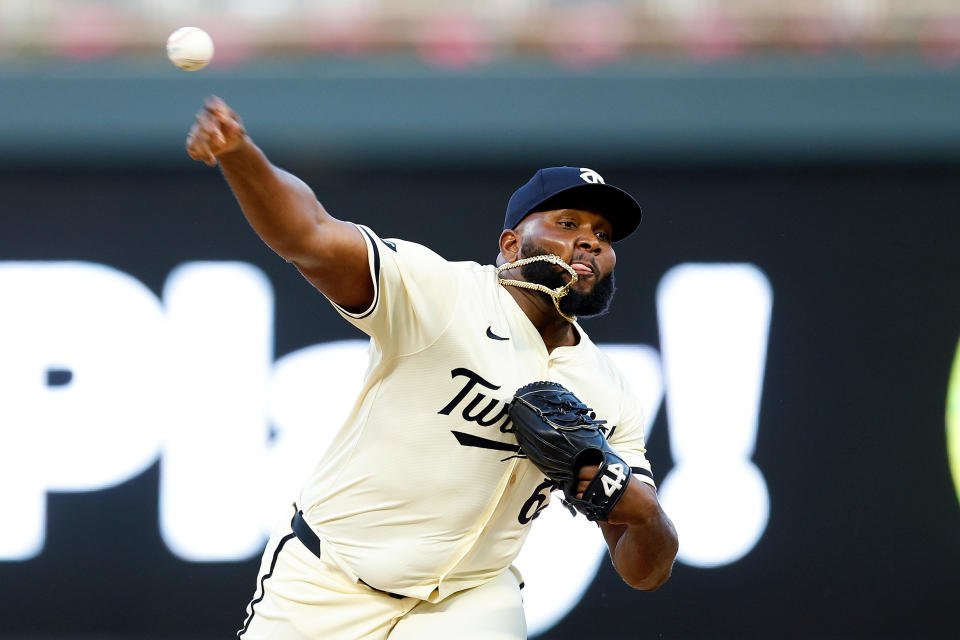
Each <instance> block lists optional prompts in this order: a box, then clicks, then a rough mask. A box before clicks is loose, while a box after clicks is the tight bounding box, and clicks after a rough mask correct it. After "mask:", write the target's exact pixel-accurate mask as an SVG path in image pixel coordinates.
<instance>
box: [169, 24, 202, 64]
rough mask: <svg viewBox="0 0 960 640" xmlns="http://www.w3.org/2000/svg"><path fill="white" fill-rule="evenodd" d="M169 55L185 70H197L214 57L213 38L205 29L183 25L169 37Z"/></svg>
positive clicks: (174, 62) (171, 60) (171, 59)
mask: <svg viewBox="0 0 960 640" xmlns="http://www.w3.org/2000/svg"><path fill="white" fill-rule="evenodd" d="M167 57H168V58H170V62H172V63H173V64H175V65H176V66H178V67H180V68H181V69H183V70H185V71H197V70H199V69H203V68H204V67H205V66H207V65H208V64H210V60H211V59H212V58H213V39H212V38H211V37H210V36H209V34H207V32H206V31H204V30H203V29H198V28H197V27H181V28H179V29H177V30H176V31H174V32H173V33H171V34H170V37H169V38H167Z"/></svg>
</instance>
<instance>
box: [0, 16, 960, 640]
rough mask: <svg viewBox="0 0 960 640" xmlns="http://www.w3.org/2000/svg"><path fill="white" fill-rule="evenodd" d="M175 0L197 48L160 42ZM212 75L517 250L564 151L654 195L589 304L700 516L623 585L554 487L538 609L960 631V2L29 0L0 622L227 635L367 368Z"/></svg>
mask: <svg viewBox="0 0 960 640" xmlns="http://www.w3.org/2000/svg"><path fill="white" fill-rule="evenodd" d="M185 25H192V26H198V27H201V28H203V29H205V30H207V31H208V32H209V33H210V34H211V35H212V36H213V39H214V41H215V43H216V47H217V50H216V56H215V59H214V62H213V63H212V64H211V66H210V67H209V68H207V69H206V70H203V71H200V72H196V73H186V72H182V71H179V70H177V69H175V68H173V67H172V66H171V65H170V64H169V62H168V61H167V60H166V58H165V55H164V50H163V45H164V41H165V39H166V37H167V35H168V34H169V33H170V32H171V31H173V30H174V29H176V28H177V27H180V26H185ZM209 94H217V95H220V96H221V97H223V98H224V99H226V100H227V101H228V103H230V104H231V105H232V106H233V107H235V108H236V109H237V110H238V111H239V112H240V113H241V114H242V115H243V117H244V119H245V122H246V125H247V128H248V130H249V131H250V133H251V134H252V136H253V137H254V139H255V140H256V141H257V142H258V143H259V144H260V146H261V147H262V148H264V149H265V150H266V151H267V153H268V154H269V155H270V156H271V157H272V158H273V159H274V161H275V162H277V163H278V164H280V165H281V166H283V167H285V168H287V169H289V170H291V171H293V172H294V173H296V174H297V175H300V176H301V177H302V178H304V179H305V180H306V181H307V182H308V183H309V184H310V185H311V186H312V187H314V189H315V191H316V192H317V194H318V196H319V197H320V199H321V200H322V201H323V202H324V203H325V205H326V206H327V207H328V208H329V209H330V211H331V212H332V213H333V214H334V215H336V216H338V217H341V218H345V219H351V220H356V221H359V222H364V223H366V224H369V225H370V226H371V227H373V228H374V229H376V230H377V231H378V232H379V233H380V234H381V235H383V236H384V237H391V236H395V237H403V238H406V239H410V240H415V241H420V242H423V243H425V244H427V245H429V246H431V247H432V248H434V249H436V250H437V251H439V252H440V253H441V254H443V255H445V256H447V257H449V258H451V259H473V260H478V261H489V260H492V258H493V257H494V254H495V249H494V247H495V244H494V243H495V241H496V236H497V234H498V232H499V230H500V226H499V225H500V222H501V220H502V212H503V210H504V207H505V204H506V200H507V198H508V197H509V194H510V193H511V192H512V191H513V190H514V189H515V188H516V187H517V186H519V185H520V184H522V183H523V182H525V181H526V180H527V179H528V177H529V176H530V175H531V174H532V173H533V171H535V170H536V169H537V168H539V167H541V166H550V165H558V164H568V165H573V166H582V167H590V168H592V169H595V170H597V171H598V172H599V173H601V174H602V175H603V176H605V178H606V179H607V181H608V182H611V183H614V184H617V185H618V186H623V187H625V188H627V189H629V190H630V191H632V192H633V193H634V194H635V195H636V196H637V197H638V199H639V200H640V202H641V204H643V205H644V207H645V220H644V222H643V224H642V225H641V228H640V232H639V233H638V234H637V235H636V236H635V237H633V238H631V239H630V240H629V241H626V242H625V243H623V245H622V246H620V247H618V254H619V258H620V264H619V266H618V279H619V285H620V292H619V294H618V297H617V300H616V302H615V303H614V308H613V313H612V314H611V315H610V316H607V317H604V318H601V319H597V320H594V321H591V322H589V323H588V324H587V325H586V326H587V329H588V330H589V331H590V332H591V335H592V336H593V337H594V339H595V340H596V341H598V342H601V343H604V344H605V345H607V348H608V349H610V351H611V353H616V354H617V357H619V358H621V361H622V363H623V364H624V366H625V368H627V369H628V370H629V371H630V372H631V373H632V374H633V375H634V376H635V380H636V381H637V386H638V390H640V391H641V393H642V394H644V395H645V397H648V398H649V405H650V407H651V416H650V419H651V424H650V425H649V438H648V441H649V449H650V451H649V453H650V457H651V459H652V461H653V464H654V470H655V473H656V477H657V480H658V482H659V483H660V485H661V488H662V489H663V491H664V494H663V495H664V501H665V503H666V504H667V510H668V513H670V514H671V515H674V516H675V519H676V520H677V524H678V528H679V533H680V537H681V542H682V544H683V545H685V546H684V548H682V549H681V558H680V562H679V563H678V565H677V567H676V570H675V573H674V577H673V578H672V579H671V581H670V582H669V583H668V584H667V585H666V586H665V587H664V588H663V589H661V590H660V591H658V592H656V593H654V594H642V593H634V592H632V591H629V590H628V589H627V588H626V587H625V586H624V585H622V584H621V583H620V581H619V579H618V578H617V576H616V575H615V574H614V572H613V571H612V569H611V568H610V567H609V566H607V563H606V561H605V560H603V557H602V548H601V549H600V550H599V551H598V548H597V547H596V546H595V545H592V544H591V542H590V540H592V541H593V542H596V540H595V539H594V538H597V539H598V538H599V536H593V537H592V538H591V537H590V535H589V534H592V533H593V532H591V531H588V532H586V534H584V533H583V530H582V529H576V528H574V527H573V525H571V522H572V521H570V519H569V518H564V517H561V516H564V514H565V512H563V511H561V510H559V509H555V508H553V507H551V509H549V510H548V511H547V515H545V516H544V518H543V519H542V520H543V522H538V524H537V526H535V527H534V533H533V534H532V537H531V545H528V546H531V547H534V549H533V550H532V551H531V552H530V555H529V556H528V557H526V558H525V561H526V562H527V565H526V566H524V564H522V563H521V565H520V568H521V569H522V570H524V571H525V574H526V577H527V583H528V585H529V586H528V592H527V593H528V595H527V596H526V597H527V600H528V610H529V611H530V615H531V627H532V629H533V630H535V631H536V632H537V633H538V634H539V635H538V637H541V638H546V639H549V640H561V639H568V638H576V637H581V636H583V635H585V634H589V635H591V636H592V637H597V638H604V639H609V640H620V639H634V638H636V639H646V638H664V639H671V638H684V639H693V638H698V639H699V638H704V639H705V638H711V639H714V638H731V639H733V638H877V637H885V638H938V639H939V638H952V637H956V636H957V633H958V630H960V627H958V623H957V617H956V614H955V611H954V609H955V600H956V597H957V594H958V593H960V503H958V499H960V454H958V453H954V457H953V458H952V460H953V462H952V463H951V458H950V456H949V454H948V448H949V447H950V446H952V447H953V450H954V451H955V452H957V451H960V420H958V418H957V417H956V416H957V415H958V414H957V413H956V411H957V409H956V407H958V406H960V399H958V398H957V397H954V399H953V400H952V402H953V405H952V406H953V407H954V409H953V411H954V413H953V414H951V415H952V416H953V417H952V418H949V419H948V418H947V415H948V409H947V407H948V389H953V394H954V396H956V394H958V393H960V379H958V380H955V381H954V383H953V385H952V386H950V375H951V367H953V368H954V371H957V372H960V368H957V367H960V364H956V361H957V358H960V356H958V350H957V347H958V344H957V340H958V337H960V242H958V238H960V4H958V3H957V2H955V1H948V0H909V1H908V0H843V1H841V0H836V1H833V2H827V1H807V2H801V1H795V0H790V1H787V0H781V1H779V2H772V1H769V0H766V1H765V0H673V1H668V0H619V1H617V0H611V1H606V2H604V1H578V0H490V1H488V2H465V1H461V0H447V1H446V2H442V3H440V2H427V1H419V0H380V1H376V0H355V1H343V0H341V1H334V0H314V1H308V0H273V1H271V2H258V1H254V0H210V1H208V2H202V3H198V2H186V1H184V0H128V1H119V0H100V1H80V0H0V97H2V100H0V104H2V108H0V195H2V202H3V207H2V211H3V214H2V216H3V217H2V219H3V226H2V229H0V443H2V444H0V603H2V604H0V637H3V638H33V639H37V640H39V639H40V638H63V639H67V638H70V639H73V638H93V637H98V638H99V637H107V638H116V639H118V640H120V639H127V638H144V637H147V638H171V639H172V638H198V639H199V638H213V637H225V636H226V634H231V633H233V632H234V630H235V629H236V627H237V626H238V625H239V623H240V621H241V620H242V617H243V607H244V606H245V605H246V603H247V601H248V600H249V598H250V596H251V594H252V592H253V589H254V586H255V585H254V578H255V575H256V570H257V563H258V558H259V553H258V551H257V548H258V545H259V546H262V543H263V541H264V540H265V538H263V535H264V534H265V533H266V531H268V530H269V527H270V524H271V522H270V520H271V518H272V517H273V514H274V512H275V511H279V510H281V509H282V508H283V507H284V505H285V504H288V503H289V499H290V497H291V493H292V489H291V487H293V486H295V485H296V480H297V478H298V474H299V473H302V472H303V470H304V469H306V468H309V464H310V461H311V460H314V459H315V458H316V457H317V456H318V455H319V453H318V452H317V451H316V450H317V449H318V448H319V447H321V446H322V443H323V442H324V441H325V440H326V439H329V437H330V435H331V429H333V428H334V426H335V425H330V424H316V423H315V422H314V420H315V416H316V415H317V414H319V413H320V412H330V411H331V407H333V408H335V410H338V409H336V408H342V407H341V404H342V403H341V398H343V397H344V396H345V395H348V391H349V384H350V383H349V380H353V379H354V378H355V372H354V369H355V368H356V366H357V363H358V362H360V360H359V358H360V356H359V355H358V354H359V351H361V350H362V347H360V346H358V343H356V342H354V341H355V340H357V339H358V338H359V337H360V336H359V334H358V333H357V332H355V331H353V330H352V329H350V328H349V327H348V326H346V325H345V323H343V322H342V321H341V320H340V319H339V318H338V317H337V316H336V314H335V313H333V311H332V310H331V309H330V307H329V305H327V304H326V303H325V302H324V301H323V300H322V299H321V298H320V297H319V296H317V295H314V294H313V293H312V292H311V290H310V288H309V287H308V285H306V284H305V283H304V282H303V281H302V280H301V279H300V278H299V276H298V275H297V274H296V273H295V271H294V270H292V269H291V267H289V265H286V264H285V263H283V261H282V260H280V259H278V258H277V257H276V256H274V255H273V254H272V253H270V251H269V250H268V249H266V248H265V247H264V246H263V245H262V244H261V243H260V242H259V241H258V240H257V238H256V237H255V236H254V234H253V233H252V232H250V231H249V229H248V228H247V226H246V224H245V223H244V222H243V220H242V217H241V215H240V213H239V211H238V210H237V207H236V205H235V203H234V201H233V199H232V197H231V195H230V193H229V190H228V189H227V187H226V185H225V184H224V183H223V180H222V178H220V176H219V175H218V173H217V172H216V171H214V170H210V169H208V168H206V167H204V166H202V165H199V164H197V163H194V162H192V161H190V160H189V159H188V158H187V157H186V155H185V153H184V152H183V141H184V138H185V135H186V132H187V129H188V128H189V126H190V124H191V122H192V119H193V114H194V112H195V111H196V110H197V109H198V108H199V107H200V105H201V103H202V100H203V98H204V97H205V96H207V95H209ZM741 276H742V277H741ZM718 291H719V292H720V294H719V295H714V296H711V295H709V294H710V293H711V292H712V293H714V294H716V293H717V292H718ZM678 300H679V302H678ZM711 305H712V306H711ZM751 305H753V306H751ZM750 309H753V311H752V312H751V311H750ZM684 317H686V318H696V319H697V320H698V321H697V322H693V323H692V324H693V325H694V326H695V327H698V330H697V331H695V332H694V334H682V333H677V332H676V327H679V326H680V325H681V324H684V323H681V322H679V321H678V320H677V318H684ZM689 325H690V323H686V324H684V326H689ZM691 344H693V345H696V347H697V348H696V349H691V348H686V349H685V345H687V346H688V347H689V345H691ZM751 362H752V363H753V364H751ZM758 363H759V364H758ZM758 367H759V369H758ZM691 368H693V369H701V370H702V369H706V370H708V371H710V372H711V375H712V376H713V379H714V380H716V384H715V385H707V386H706V387H703V386H696V385H695V384H694V383H693V382H692V381H693V380H694V378H695V376H693V375H690V374H689V373H688V372H689V371H690V370H691ZM958 375H960V373H955V374H954V377H956V376H958ZM343 379H348V382H343ZM951 420H952V422H951ZM951 429H952V431H951ZM717 433H720V434H723V435H724V436H727V435H729V437H721V438H717V437H716V434H717ZM731 442H734V444H731ZM705 443H706V444H705ZM708 445H709V446H708ZM191 452H192V453H191ZM951 464H952V466H953V469H951ZM681 472H682V477H683V478H684V479H687V480H688V482H687V483H686V484H685V485H684V486H686V487H687V489H688V490H681V488H680V485H681V483H680V482H679V481H677V478H679V477H681ZM671 474H674V475H673V480H671V478H670V476H671ZM278 478H280V479H279V480H278ZM691 478H693V479H692V480H691ZM691 482H692V485H691V484H690V483H691ZM955 483H956V484H955ZM690 486H693V487H694V490H693V491H692V493H691V492H690V491H689V487H690ZM718 488H719V489H718ZM718 490H719V491H720V493H719V495H718V494H717V491H718ZM671 491H672V495H669V496H668V495H667V494H668V493H670V492H671ZM261 514H267V516H268V517H262V515H261ZM548 519H549V520H550V521H551V522H550V524H546V522H545V521H547V520H548ZM551 527H552V528H551ZM533 536H535V537H533ZM563 538H569V539H573V540H577V541H578V545H579V546H580V547H581V552H580V553H579V554H577V553H574V554H571V555H570V556H569V557H566V558H565V560H566V561H565V562H561V561H560V560H563V559H564V558H558V555H557V554H559V553H560V551H558V540H559V539H563ZM581 540H582V542H581ZM525 553H527V552H526V551H525ZM538 585H539V586H538Z"/></svg>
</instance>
